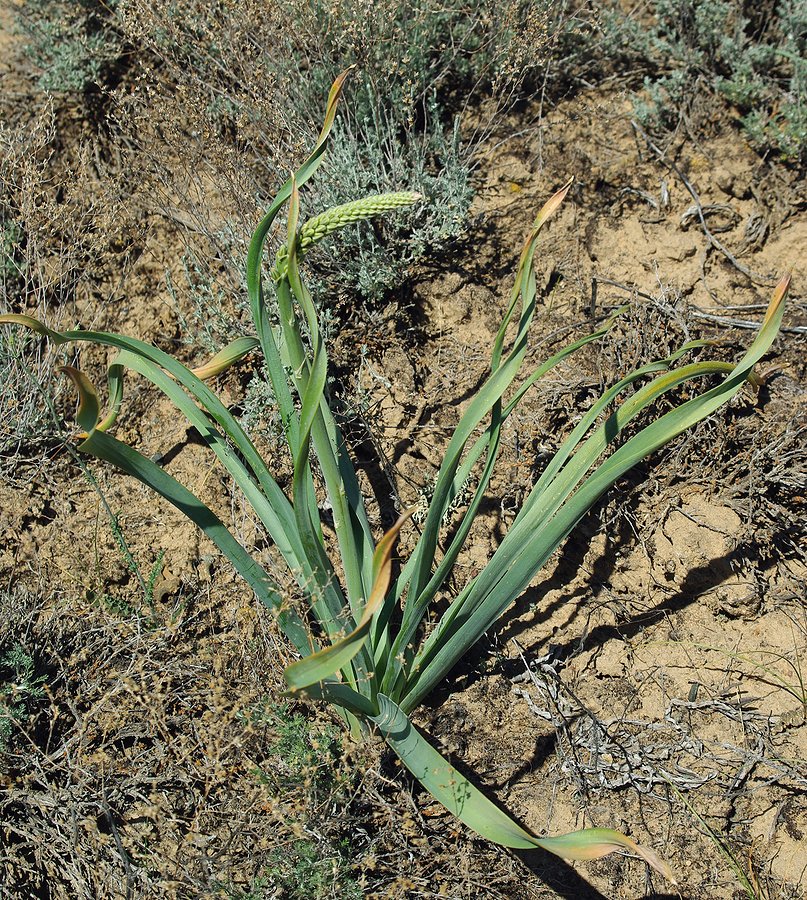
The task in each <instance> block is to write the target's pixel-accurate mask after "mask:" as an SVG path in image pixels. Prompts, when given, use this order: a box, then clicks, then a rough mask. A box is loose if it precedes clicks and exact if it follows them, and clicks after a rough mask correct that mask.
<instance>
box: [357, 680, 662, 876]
mask: <svg viewBox="0 0 807 900" xmlns="http://www.w3.org/2000/svg"><path fill="white" fill-rule="evenodd" d="M378 708H379V712H378V715H376V716H371V717H370V718H371V719H372V721H373V722H375V724H376V725H378V727H379V729H380V731H381V734H382V735H383V737H384V739H385V740H386V742H387V743H388V744H389V745H390V747H392V749H393V750H394V751H395V752H396V753H397V754H398V756H399V757H400V759H401V762H403V764H404V765H405V766H406V767H407V769H409V771H410V772H411V773H412V774H413V775H414V776H415V778H417V780H418V781H419V782H420V783H421V784H422V785H423V786H424V787H425V788H426V789H427V790H428V791H429V792H430V793H431V794H432V795H433V796H434V797H436V798H437V799H438V800H439V801H440V802H441V803H442V804H443V805H444V806H445V807H446V808H447V809H448V810H450V811H451V812H452V813H453V814H454V815H455V816H456V817H457V818H458V819H459V820H460V821H461V822H463V823H464V824H465V825H467V826H468V827H469V828H472V829H473V830H474V831H475V832H476V833H477V834H479V835H481V836H482V837H484V838H487V840H489V841H493V842H494V843H497V844H501V845H502V846H504V847H513V848H515V849H520V850H533V849H535V848H536V847H540V848H541V849H543V850H547V851H548V852H549V853H553V854H555V856H560V857H563V858H564V859H581V860H582V859H597V858H599V857H601V856H606V855H607V854H609V853H614V852H617V851H623V852H624V851H628V852H631V853H635V854H637V855H639V856H641V857H642V859H644V860H645V862H647V863H648V864H649V865H651V866H652V867H653V868H654V869H656V871H657V872H659V873H660V874H661V875H663V876H664V877H665V878H666V879H667V880H668V881H671V882H672V883H673V884H675V883H676V882H675V878H674V877H673V874H672V871H671V869H670V867H669V866H668V865H667V864H666V863H665V862H664V861H663V860H662V859H660V858H659V856H658V855H657V854H656V853H654V852H653V851H652V850H648V849H647V848H644V847H640V846H639V845H638V844H636V843H635V842H634V841H632V840H631V839H630V838H628V837H626V836H625V835H623V834H620V833H619V832H618V831H612V830H611V829H609V828H586V829H584V830H582V831H575V832H571V833H569V834H562V835H558V836H556V837H546V838H538V837H535V836H534V835H532V834H530V833H529V832H528V831H527V830H526V829H524V828H522V827H521V826H520V825H519V824H518V823H517V822H515V821H514V820H513V819H512V818H511V817H510V816H508V815H507V813H506V812H504V811H503V810H502V809H500V808H499V807H498V806H496V804H494V803H493V802H491V801H490V800H489V799H488V798H487V797H486V796H485V795H484V794H483V793H482V792H481V791H480V790H479V789H478V788H476V787H475V786H474V785H473V784H471V782H470V781H468V779H467V778H465V776H464V775H462V774H461V773H460V772H459V771H458V770H457V769H456V768H455V767H454V766H452V765H451V763H449V762H448V760H446V759H445V757H443V756H442V754H440V753H439V752H438V751H437V750H436V749H435V748H434V747H432V745H431V744H430V743H429V742H428V741H427V740H426V739H425V738H424V737H423V735H422V734H420V732H419V731H418V730H417V729H416V728H415V726H414V725H413V724H412V723H411V722H410V721H409V719H408V718H407V716H406V715H405V714H404V712H403V711H402V710H401V708H400V707H399V706H397V705H396V704H395V703H394V702H393V701H392V700H390V699H389V697H386V696H385V695H384V694H379V695H378Z"/></svg>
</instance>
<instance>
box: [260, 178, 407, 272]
mask: <svg viewBox="0 0 807 900" xmlns="http://www.w3.org/2000/svg"><path fill="white" fill-rule="evenodd" d="M420 199H421V195H420V194H416V193H413V192H412V191H396V192H394V193H391V194H373V195H372V196H370V197H364V198H363V199H361V200H351V201H350V202H349V203H343V204H342V205H341V206H334V207H333V208H332V209H328V210H326V211H325V212H323V213H320V214H319V215H318V216H314V218H313V219H309V220H308V221H307V222H306V223H305V224H304V225H303V227H302V228H301V229H300V233H299V235H298V236H297V255H298V257H300V258H302V257H303V256H304V255H305V254H306V253H307V252H308V251H309V250H310V249H311V248H312V247H313V246H314V244H317V243H319V241H321V240H322V239H323V238H325V237H327V236H328V235H329V234H331V233H332V232H334V231H338V230H339V229H340V228H344V227H345V225H352V224H353V223H354V222H362V221H364V220H365V219H371V218H372V217H373V216H377V215H380V214H381V213H385V212H389V211H390V210H393V209H398V208H399V207H401V206H409V205H411V204H412V203H417V201H418V200H420ZM287 257H288V248H287V247H285V246H283V247H281V248H280V250H279V251H278V254H277V257H276V259H275V266H274V269H273V270H272V278H273V279H274V280H275V281H280V279H281V278H282V277H283V275H284V274H285V272H286V259H287Z"/></svg>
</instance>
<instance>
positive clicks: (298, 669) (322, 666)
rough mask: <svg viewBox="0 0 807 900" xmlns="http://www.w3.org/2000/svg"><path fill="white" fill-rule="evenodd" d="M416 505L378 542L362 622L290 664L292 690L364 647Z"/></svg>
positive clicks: (333, 669) (322, 675) (342, 664)
mask: <svg viewBox="0 0 807 900" xmlns="http://www.w3.org/2000/svg"><path fill="white" fill-rule="evenodd" d="M413 512H414V509H409V510H407V511H406V512H405V513H403V514H402V515H401V516H399V518H398V521H397V522H396V523H395V524H394V525H393V526H392V528H390V530H389V531H388V532H387V533H386V534H385V535H384V537H383V538H382V539H381V540H380V541H379V542H378V547H377V548H376V551H375V554H374V555H373V573H374V577H375V580H374V583H373V589H372V592H371V593H370V596H369V598H368V600H367V603H366V604H365V605H364V612H363V614H362V617H361V620H360V621H359V624H358V626H357V627H356V628H355V629H354V630H353V631H352V632H351V633H350V634H348V635H346V636H345V637H344V638H343V639H342V640H340V641H336V642H335V643H334V644H332V645H331V646H330V647H326V648H325V649H323V650H320V651H319V652H318V653H313V654H311V655H310V656H306V657H304V658H303V659H301V660H299V661H298V662H296V663H292V664H291V665H290V666H288V667H287V668H286V671H285V672H284V676H285V679H286V684H288V686H289V689H290V690H291V691H301V690H305V689H306V688H309V687H310V686H311V685H313V684H316V683H317V682H320V681H325V680H326V679H328V678H330V677H331V676H332V675H333V674H334V673H336V672H338V671H339V670H340V669H343V668H344V667H345V666H346V665H347V664H348V663H349V662H350V661H351V660H352V659H353V658H354V657H355V656H356V654H357V653H358V652H359V651H360V650H361V649H362V647H363V646H364V644H365V642H366V640H367V636H368V634H369V633H370V625H371V623H372V621H373V616H375V614H376V613H377V612H378V610H379V609H380V608H381V605H382V603H383V602H384V597H385V596H386V593H387V591H388V590H389V583H390V579H391V576H392V548H393V546H394V544H395V539H396V538H397V537H398V532H399V531H400V530H401V528H402V527H403V524H404V522H406V520H407V519H408V518H409V517H410V516H411V515H412V513H413Z"/></svg>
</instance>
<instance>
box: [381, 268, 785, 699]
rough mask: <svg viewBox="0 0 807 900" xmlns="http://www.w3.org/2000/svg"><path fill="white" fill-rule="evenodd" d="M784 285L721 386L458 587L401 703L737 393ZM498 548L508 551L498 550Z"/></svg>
mask: <svg viewBox="0 0 807 900" xmlns="http://www.w3.org/2000/svg"><path fill="white" fill-rule="evenodd" d="M789 283H790V278H789V276H786V277H785V278H783V279H782V281H781V282H780V283H779V285H778V286H777V288H776V290H775V292H774V295H773V298H772V300H771V303H770V306H769V307H768V311H767V313H766V315H765V319H764V321H763V323H762V326H761V327H760V330H759V333H758V334H757V337H756V339H755V340H754V342H753V343H752V345H751V347H749V349H748V351H747V352H746V354H745V355H744V356H743V358H742V359H741V360H740V362H739V363H738V364H737V365H736V366H735V367H734V369H733V370H732V372H731V374H729V376H728V377H727V378H726V379H724V381H723V382H722V383H721V384H719V385H718V386H717V387H714V388H712V389H711V390H709V391H706V392H705V393H704V394H702V395H700V396H697V397H694V398H692V399H691V400H688V401H686V402H685V403H683V404H682V405H681V406H679V407H677V408H676V409H674V410H671V411H670V412H668V413H666V414H665V415H663V416H661V417H660V418H659V419H657V420H656V421H655V422H652V423H651V424H650V425H648V426H647V427H646V428H644V429H643V430H642V431H641V432H640V433H639V434H637V435H635V436H634V437H632V438H631V439H630V440H629V441H627V442H626V443H625V444H624V445H623V446H622V447H620V448H619V449H618V450H616V451H615V452H614V453H613V454H612V455H611V456H610V457H609V458H608V459H606V460H605V461H604V462H603V463H602V464H601V465H600V466H599V467H598V468H597V469H596V470H595V471H594V472H593V473H592V474H591V475H590V476H589V477H588V478H587V479H586V480H585V481H584V482H583V484H582V485H581V486H580V487H579V489H578V490H577V492H576V493H575V494H573V496H571V498H570V499H569V500H568V501H566V502H565V503H564V505H563V506H562V507H561V508H560V509H559V511H558V512H557V513H556V514H555V515H554V516H552V518H551V519H550V520H549V521H546V520H545V519H543V518H542V519H540V520H539V522H538V523H537V524H536V527H535V528H534V529H533V530H529V529H526V527H522V529H521V538H522V540H521V541H520V542H519V543H515V542H514V541H508V546H507V548H505V542H504V541H503V542H502V546H501V547H499V549H498V550H497V552H496V553H495V554H494V556H493V558H492V559H491V561H490V563H489V564H488V566H487V567H486V569H485V570H484V571H483V572H482V573H481V574H480V576H479V577H478V579H476V581H475V582H474V583H473V584H472V585H471V586H470V587H469V589H468V590H466V591H464V592H463V595H462V597H461V598H458V600H457V601H455V602H454V604H452V606H451V607H449V609H448V610H447V611H446V613H445V614H444V616H443V617H442V619H441V621H440V622H439V623H438V625H437V627H436V628H435V630H434V631H433V632H432V634H431V635H430V636H429V638H428V639H427V641H426V643H425V644H424V646H423V649H422V651H421V653H420V654H419V655H418V658H417V659H416V660H415V663H414V665H413V668H412V671H411V675H410V681H409V687H408V689H407V691H406V693H405V694H404V695H403V696H401V698H400V700H399V702H400V703H401V705H402V707H403V709H405V710H407V711H409V710H412V709H414V708H415V707H416V706H417V704H418V703H419V702H420V700H421V699H422V698H423V697H425V696H426V695H427V694H428V693H430V691H431V690H433V689H434V687H435V686H436V685H437V684H439V683H440V682H441V681H442V679H443V678H445V676H446V675H447V673H448V672H449V671H450V670H451V668H453V666H454V665H455V664H456V663H457V661H458V660H459V659H460V658H461V657H462V656H463V655H464V654H465V653H466V652H467V650H468V648H469V647H470V646H472V645H473V644H474V643H476V641H477V640H479V637H480V635H482V634H484V633H485V631H486V630H487V629H488V628H490V627H491V625H492V624H493V623H494V622H495V621H497V619H498V618H499V617H500V616H501V615H502V614H503V613H504V611H505V610H506V609H507V608H508V607H509V606H510V604H511V603H512V602H513V601H514V600H515V598H516V597H517V596H518V595H519V594H520V593H521V592H522V591H523V590H524V589H525V588H526V586H527V585H528V584H529V583H530V581H531V580H532V578H533V577H534V576H535V574H536V573H537V571H538V570H539V569H540V568H541V567H542V566H543V564H544V563H545V562H546V561H547V559H548V558H549V556H551V554H552V553H553V552H554V550H555V548H557V547H558V546H559V545H560V543H561V542H562V541H563V540H564V539H565V538H566V537H567V536H568V535H569V533H570V532H571V530H572V528H574V526H575V525H576V524H577V522H578V521H579V520H580V519H581V518H582V517H583V516H584V515H585V514H586V512H587V511H588V510H589V509H590V508H591V507H592V505H593V504H594V503H596V501H597V499H598V498H599V497H601V496H602V494H603V493H604V492H605V491H606V490H608V488H609V487H610V486H611V485H612V484H614V482H615V481H616V480H617V479H618V478H620V477H621V476H622V475H623V474H625V472H627V471H628V470H629V469H630V468H632V467H633V466H634V465H635V464H636V463H637V462H639V461H640V460H642V459H644V458H645V457H646V456H648V455H650V454H651V453H652V452H654V451H655V450H657V449H658V448H659V447H662V446H664V444H666V443H668V442H669V441H670V440H672V439H673V438H674V437H676V436H677V435H679V434H681V433H682V432H683V431H685V430H686V429H687V428H690V427H691V426H692V425H694V424H695V423H696V422H699V421H700V420H701V419H704V418H706V417H707V416H709V415H711V414H712V413H713V412H714V411H715V410H717V409H718V408H719V407H720V406H721V405H722V404H723V403H725V402H726V401H728V400H729V399H730V398H731V397H733V396H734V394H736V393H737V391H739V389H740V388H741V387H742V385H743V384H744V383H745V381H746V380H747V379H748V378H749V377H750V376H751V373H752V368H753V366H754V365H756V363H757V362H759V360H760V359H761V358H762V356H763V355H764V354H765V353H766V352H767V350H768V349H769V348H770V346H771V344H772V343H773V340H774V338H775V337H776V335H777V333H778V330H779V325H780V323H781V319H782V314H783V312H784V299H785V296H786V294H787V290H788V286H789ZM680 377H681V376H680V374H679V373H677V372H676V371H673V372H671V373H669V374H668V375H666V376H663V377H662V378H659V379H657V380H656V382H654V383H653V384H652V385H650V386H648V388H647V389H646V390H647V391H648V393H647V394H645V395H644V396H641V395H642V392H639V393H638V394H637V395H636V398H634V399H633V401H632V402H633V403H634V404H635V405H639V404H641V403H645V402H649V400H651V399H652V395H653V393H655V394H656V395H658V394H660V393H662V392H663V391H664V390H666V389H667V388H668V386H669V385H671V384H674V383H675V382H676V380H677V379H679V378H680ZM630 406H631V402H630V401H629V402H628V404H627V407H626V413H625V414H626V416H630V415H631V414H632V411H631V409H630ZM617 422H618V416H617ZM524 521H525V522H526V521H527V520H526V519H525V520H524ZM508 537H509V536H508ZM503 548H505V549H506V552H502V550H503Z"/></svg>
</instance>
